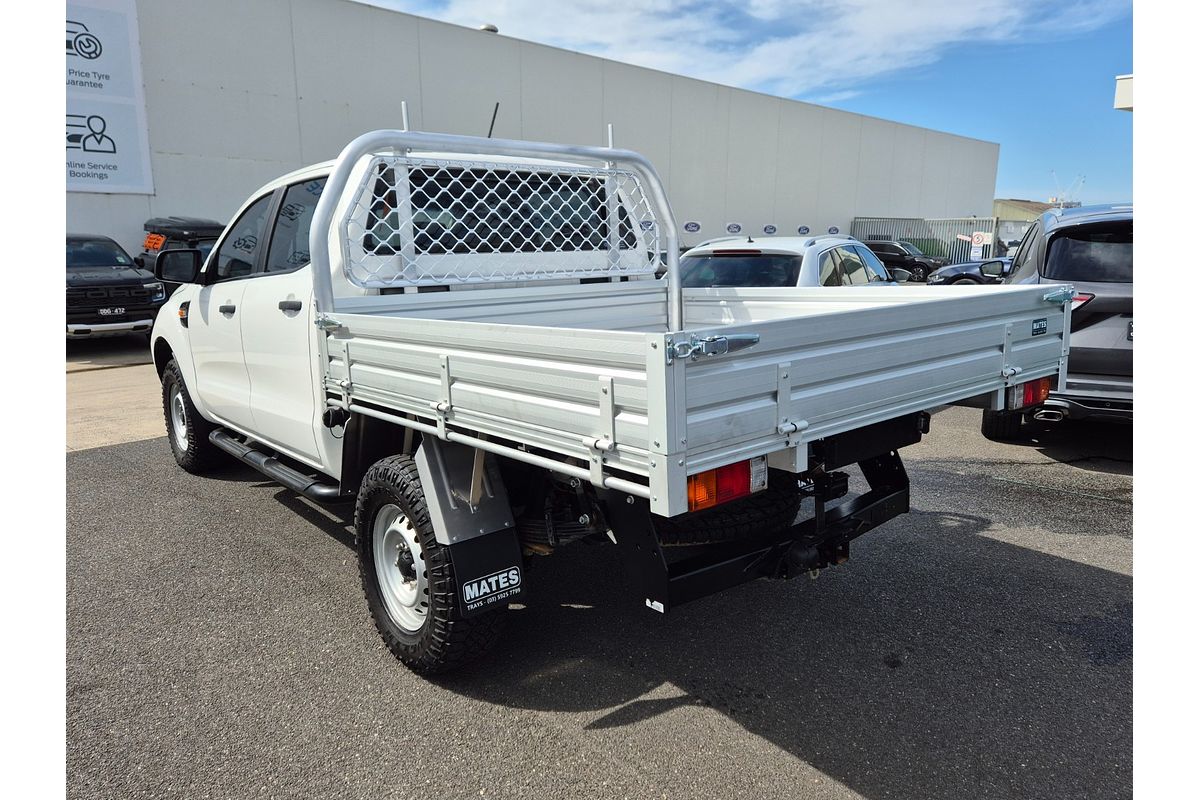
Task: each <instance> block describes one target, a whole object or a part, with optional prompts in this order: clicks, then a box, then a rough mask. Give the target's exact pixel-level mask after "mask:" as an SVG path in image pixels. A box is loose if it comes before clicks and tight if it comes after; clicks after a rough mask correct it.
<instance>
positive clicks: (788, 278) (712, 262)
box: [679, 253, 804, 289]
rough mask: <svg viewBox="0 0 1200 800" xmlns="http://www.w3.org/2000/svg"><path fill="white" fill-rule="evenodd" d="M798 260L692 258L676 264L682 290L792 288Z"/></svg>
mask: <svg viewBox="0 0 1200 800" xmlns="http://www.w3.org/2000/svg"><path fill="white" fill-rule="evenodd" d="M803 263H804V259H803V258H801V257H800V256H789V255H773V254H770V253H762V254H753V255H696V256H684V257H683V258H681V259H680V260H679V271H680V273H681V274H682V277H683V281H682V283H683V287H684V288H685V289H699V288H704V287H708V286H795V285H796V281H797V279H799V277H800V265H801V264H803Z"/></svg>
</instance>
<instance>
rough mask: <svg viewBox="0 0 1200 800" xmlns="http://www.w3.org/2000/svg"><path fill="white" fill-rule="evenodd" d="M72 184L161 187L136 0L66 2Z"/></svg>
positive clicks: (112, 190)
mask: <svg viewBox="0 0 1200 800" xmlns="http://www.w3.org/2000/svg"><path fill="white" fill-rule="evenodd" d="M66 76H67V111H66V147H67V191H68V192H103V193H106V194H154V182H153V180H152V178H151V175H150V141H149V136H148V134H147V129H146V99H145V95H144V91H143V87H142V60H141V51H140V48H139V46H138V24H137V7H136V5H135V3H134V0H68V2H67V51H66Z"/></svg>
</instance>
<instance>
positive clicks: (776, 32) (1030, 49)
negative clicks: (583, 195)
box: [371, 0, 1133, 203]
mask: <svg viewBox="0 0 1200 800" xmlns="http://www.w3.org/2000/svg"><path fill="white" fill-rule="evenodd" d="M371 2H373V4H375V5H381V6H385V7H390V8H395V9H398V10H401V11H408V12H410V13H415V14H420V15H422V16H427V17H433V18H435V19H441V20H445V21H447V22H453V23H457V24H461V25H468V26H470V27H477V26H478V25H480V24H482V23H485V22H490V23H493V24H495V25H497V26H498V27H499V28H500V31H501V33H502V34H504V35H507V36H513V37H516V38H519V39H527V40H529V41H534V42H541V43H543V44H550V45H556V46H559V47H566V48H568V49H571V50H577V51H579V52H584V53H591V54H593V55H598V56H603V57H605V58H612V59H615V60H618V61H624V62H627V63H631V64H638V65H640V66H645V67H652V68H655V69H662V70H666V71H668V72H675V73H679V74H682V75H689V76H692V77H696V78H702V79H705V80H711V81H716V82H718V83H724V84H728V85H731V86H739V87H742V88H745V89H754V90H757V91H763V92H768V93H771V94H776V95H780V96H783V97H792V98H795V99H798V100H807V101H810V102H815V103H820V104H822V105H828V106H833V107H835V108H841V109H845V110H847V111H855V112H858V113H862V114H870V115H872V116H878V117H883V118H885V119H891V120H896V121H898V122H905V123H909V124H913V125H920V126H924V127H929V128H936V129H938V130H945V131H950V132H952V133H958V134H962V135H964V136H973V137H976V138H979V139H986V140H988V141H993V142H999V143H1000V165H999V173H998V175H997V181H996V196H997V197H1024V198H1029V199H1035V200H1045V199H1046V198H1047V197H1049V196H1050V195H1053V194H1055V193H1056V191H1057V190H1058V189H1059V188H1061V189H1062V190H1066V189H1067V188H1068V187H1070V186H1072V184H1074V185H1075V190H1074V192H1073V194H1072V198H1073V199H1078V200H1081V201H1083V202H1085V203H1103V202H1116V201H1122V200H1129V199H1131V197H1132V172H1133V171H1132V159H1133V141H1132V140H1133V118H1132V116H1133V115H1132V114H1129V113H1127V112H1121V111H1115V110H1114V109H1113V107H1112V100H1113V90H1114V83H1115V82H1114V78H1115V76H1116V75H1119V74H1125V73H1129V72H1132V71H1133V31H1132V26H1133V23H1132V8H1131V2H1130V0H1058V2H1046V1H1045V0H1042V1H1041V2H1030V1H1029V0H972V2H969V3H968V2H963V0H840V1H836V2H831V0H741V2H717V1H716V0H641V2H639V3H637V4H636V5H635V4H626V3H623V2H621V0H557V1H556V2H547V0H371ZM1052 170H1053V171H1054V173H1056V175H1052V174H1051V171H1052ZM1056 176H1057V184H1056ZM1079 176H1085V177H1084V180H1083V182H1082V185H1081V186H1080V185H1079V183H1078V181H1077V178H1078V177H1079Z"/></svg>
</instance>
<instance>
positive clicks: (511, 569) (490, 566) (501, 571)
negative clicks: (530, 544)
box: [450, 528, 525, 617]
mask: <svg viewBox="0 0 1200 800" xmlns="http://www.w3.org/2000/svg"><path fill="white" fill-rule="evenodd" d="M450 561H451V563H452V564H453V565H454V578H455V581H456V583H457V584H458V608H459V616H461V617H473V616H475V615H477V614H482V613H484V612H486V611H491V610H493V609H496V608H503V607H504V606H505V605H507V604H508V603H509V602H511V601H512V600H513V599H514V598H515V597H517V596H518V595H520V594H521V593H522V592H523V591H524V590H525V574H524V570H523V569H522V560H521V545H520V543H519V542H518V541H517V532H516V531H515V530H513V529H511V528H507V529H504V530H498V531H495V532H493V533H488V534H485V535H483V536H476V537H475V538H473V539H468V540H466V541H462V542H458V543H456V544H452V545H450Z"/></svg>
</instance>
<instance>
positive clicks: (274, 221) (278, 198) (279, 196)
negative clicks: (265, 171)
mask: <svg viewBox="0 0 1200 800" xmlns="http://www.w3.org/2000/svg"><path fill="white" fill-rule="evenodd" d="M314 181H321V182H322V183H323V184H324V183H328V181H329V173H324V174H322V175H318V176H316V177H313V178H305V179H304V180H301V181H296V182H295V183H289V184H288V185H287V186H280V187H279V188H277V189H276V190H275V200H274V202H272V203H271V217H270V230H269V231H267V246H266V249H264V250H263V252H262V258H260V259H259V260H258V262H257V263H256V264H255V265H254V271H253V272H251V273H250V275H249V276H248V277H255V276H258V275H290V274H291V273H293V272H295V271H296V270H300V269H304V268H305V267H307V266H308V265H309V264H311V263H312V254H311V253H310V254H309V259H308V261H306V262H304V263H303V264H297V265H296V266H294V267H291V268H290V269H276V270H268V269H267V261H268V259H270V257H271V245H273V244H274V243H275V229H276V227H277V226H278V222H279V212H280V210H282V208H283V203H284V200H286V199H287V193H288V190H289V189H291V188H293V187H295V186H303V185H304V184H306V183H313V182H314ZM321 192H322V193H324V192H325V187H324V186H322V187H321ZM318 199H319V196H318ZM313 215H314V216H315V215H316V207H315V206H314V207H313ZM311 231H312V220H309V232H310V233H311Z"/></svg>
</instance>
